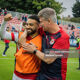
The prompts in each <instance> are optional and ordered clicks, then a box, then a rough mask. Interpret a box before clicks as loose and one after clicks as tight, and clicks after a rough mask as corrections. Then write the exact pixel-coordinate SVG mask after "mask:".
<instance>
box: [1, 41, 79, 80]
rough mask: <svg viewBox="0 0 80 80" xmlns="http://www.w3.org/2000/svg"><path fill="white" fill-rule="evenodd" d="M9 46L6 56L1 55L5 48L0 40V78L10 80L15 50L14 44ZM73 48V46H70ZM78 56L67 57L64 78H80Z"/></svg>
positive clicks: (70, 79) (67, 79) (71, 79)
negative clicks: (65, 75)
mask: <svg viewBox="0 0 80 80" xmlns="http://www.w3.org/2000/svg"><path fill="white" fill-rule="evenodd" d="M9 45H10V47H9V49H8V50H7V52H6V55H7V56H2V53H3V51H4V48H5V44H4V42H3V41H0V80H12V76H13V71H14V63H15V62H14V60H15V57H14V53H15V52H16V44H15V43H14V42H10V44H9ZM72 49H75V48H72ZM78 67H79V60H78V58H68V63H67V77H66V80H80V70H78V69H77V68H78Z"/></svg>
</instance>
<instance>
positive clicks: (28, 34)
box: [27, 29, 36, 36]
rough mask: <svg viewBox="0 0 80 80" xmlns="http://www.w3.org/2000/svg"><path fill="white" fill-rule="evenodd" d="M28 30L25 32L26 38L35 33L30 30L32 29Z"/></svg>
mask: <svg viewBox="0 0 80 80" xmlns="http://www.w3.org/2000/svg"><path fill="white" fill-rule="evenodd" d="M28 30H31V31H28ZM28 30H27V36H30V35H32V34H34V33H35V32H36V30H32V29H28Z"/></svg>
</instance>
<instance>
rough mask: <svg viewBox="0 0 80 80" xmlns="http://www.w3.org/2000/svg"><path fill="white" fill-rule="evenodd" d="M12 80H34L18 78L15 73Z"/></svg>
mask: <svg viewBox="0 0 80 80" xmlns="http://www.w3.org/2000/svg"><path fill="white" fill-rule="evenodd" d="M12 80H32V79H22V78H20V77H18V76H17V75H16V74H15V73H14V74H13V78H12Z"/></svg>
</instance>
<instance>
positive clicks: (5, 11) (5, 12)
mask: <svg viewBox="0 0 80 80" xmlns="http://www.w3.org/2000/svg"><path fill="white" fill-rule="evenodd" d="M6 14H7V9H6V8H5V10H4V16H5V15H6Z"/></svg>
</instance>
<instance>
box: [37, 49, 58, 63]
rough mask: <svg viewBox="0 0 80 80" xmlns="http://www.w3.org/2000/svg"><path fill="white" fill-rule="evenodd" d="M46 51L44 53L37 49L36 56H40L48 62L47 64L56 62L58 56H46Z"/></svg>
mask: <svg viewBox="0 0 80 80" xmlns="http://www.w3.org/2000/svg"><path fill="white" fill-rule="evenodd" d="M45 55H46V54H45V53H42V52H41V51H39V50H37V52H36V56H37V57H39V58H40V59H41V60H42V61H44V62H46V63H47V64H51V63H52V62H54V61H55V60H56V58H57V57H55V58H54V57H52V58H51V57H50V58H49V57H48V58H47V57H45Z"/></svg>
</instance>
